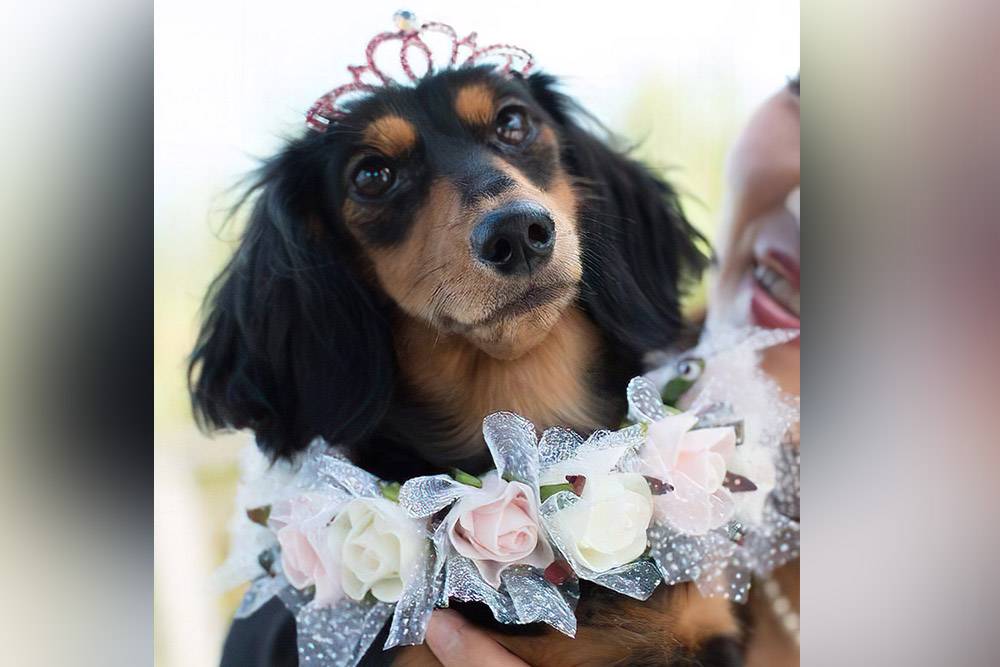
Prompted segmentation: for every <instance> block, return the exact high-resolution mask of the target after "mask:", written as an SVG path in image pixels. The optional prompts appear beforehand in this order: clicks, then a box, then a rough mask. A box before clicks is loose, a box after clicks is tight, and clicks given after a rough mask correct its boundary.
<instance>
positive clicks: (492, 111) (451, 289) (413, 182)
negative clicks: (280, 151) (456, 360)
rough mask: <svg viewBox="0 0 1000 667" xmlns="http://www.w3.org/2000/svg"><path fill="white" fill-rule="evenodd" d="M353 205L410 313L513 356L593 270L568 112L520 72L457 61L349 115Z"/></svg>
mask: <svg viewBox="0 0 1000 667" xmlns="http://www.w3.org/2000/svg"><path fill="white" fill-rule="evenodd" d="M346 124H347V125H348V127H350V128H351V131H350V136H351V139H352V140H351V141H350V148H349V150H348V151H347V152H346V154H345V158H346V159H344V160H343V161H342V167H341V173H340V174H339V176H340V180H339V182H338V184H337V187H340V188H342V190H343V192H342V193H341V194H340V196H339V197H337V199H338V200H339V201H341V202H342V204H341V214H342V218H343V221H344V223H345V225H346V227H347V229H348V230H349V232H350V234H351V235H352V236H353V237H354V238H355V239H356V240H357V241H358V243H359V244H360V246H361V248H362V249H363V251H364V253H365V255H366V256H367V258H368V260H369V262H370V266H371V267H372V268H373V270H374V273H375V275H376V276H377V280H378V283H379V285H380V286H381V288H382V289H383V290H384V291H385V292H386V294H388V295H389V297H390V298H391V299H392V300H393V301H395V303H396V304H397V305H398V306H399V307H400V308H401V309H402V310H403V311H404V312H405V313H407V314H408V315H410V316H412V317H415V318H419V319H420V320H422V321H424V322H425V323H428V324H430V325H431V326H433V327H435V328H436V329H438V330H440V331H442V332H447V333H457V334H460V335H462V336H465V337H466V338H467V339H469V340H470V341H471V342H473V343H474V344H476V345H477V346H478V347H480V348H481V349H483V350H484V351H486V352H487V353H489V354H491V355H493V356H496V357H501V358H511V357H516V356H519V355H520V354H522V353H523V352H524V351H526V350H527V349H530V348H531V347H532V346H533V345H535V344H537V343H538V342H539V341H540V340H541V339H542V338H544V336H545V335H546V334H547V333H548V331H549V329H550V328H551V327H552V326H553V325H554V324H555V322H557V321H558V320H559V315H560V314H561V312H562V310H563V309H564V308H566V307H567V306H569V305H570V304H571V303H572V302H573V300H574V299H575V298H576V295H577V292H578V286H579V282H580V279H581V277H582V274H583V269H582V262H581V256H580V233H579V229H578V221H577V208H578V203H577V193H576V192H575V190H574V186H573V181H572V178H571V176H570V174H569V173H568V172H567V170H566V168H565V167H564V165H563V164H562V161H561V147H560V143H559V136H558V134H557V127H556V125H555V123H554V121H553V120H552V119H551V118H550V117H549V115H548V114H547V113H546V112H545V111H544V109H543V108H542V107H541V106H540V105H539V104H538V103H537V102H536V100H535V99H534V97H533V96H532V94H531V91H530V89H529V87H528V85H527V84H526V83H525V82H524V81H523V80H520V79H513V80H511V79H506V78H502V77H500V76H498V75H496V74H494V73H491V72H489V71H487V70H471V71H459V72H450V73H447V74H444V75H441V76H438V77H435V78H433V79H428V80H425V81H424V82H423V83H422V84H421V85H419V86H417V87H416V88H412V89H402V90H401V89H391V90H386V91H384V92H383V93H381V94H377V95H376V96H374V97H373V98H371V99H369V100H366V102H365V103H364V104H363V105H360V106H359V107H357V108H356V109H355V110H354V111H353V113H352V114H351V115H350V117H349V119H348V120H347V121H346Z"/></svg>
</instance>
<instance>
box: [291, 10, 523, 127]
mask: <svg viewBox="0 0 1000 667" xmlns="http://www.w3.org/2000/svg"><path fill="white" fill-rule="evenodd" d="M393 21H394V23H395V24H396V27H397V28H398V30H396V31H395V32H383V33H379V34H378V35H375V37H373V38H372V39H371V41H369V42H368V46H367V47H366V48H365V64H364V65H350V66H348V68H347V71H348V72H350V74H351V81H349V82H348V83H345V84H343V85H341V86H338V87H336V88H334V89H333V90H331V91H330V92H328V93H326V94H325V95H323V96H322V97H320V98H319V99H318V100H316V102H315V103H314V104H313V105H312V107H311V108H310V109H309V111H308V113H306V126H307V127H309V128H311V129H313V130H316V131H318V132H323V131H324V130H326V128H327V127H328V126H329V125H330V124H331V123H333V122H335V121H337V120H338V119H340V118H343V117H344V116H345V115H346V114H345V111H344V109H343V108H342V107H341V106H338V105H339V104H340V103H341V102H342V101H344V100H345V99H346V98H348V97H352V96H355V95H358V94H365V93H371V92H373V91H375V90H376V89H378V88H379V87H382V86H390V85H399V84H401V83H405V81H398V80H396V79H395V78H394V77H393V75H392V74H390V73H387V72H386V71H385V69H383V68H382V67H380V66H379V65H378V64H376V62H375V58H376V54H377V53H378V52H379V50H380V47H382V46H383V45H384V44H386V43H388V42H399V65H400V68H401V69H402V72H403V74H404V75H405V76H406V77H407V78H408V79H409V80H410V82H414V83H415V82H417V81H419V80H420V79H421V78H422V77H423V76H426V75H428V74H430V73H432V72H435V71H441V70H444V69H449V68H453V67H474V66H477V65H490V64H492V65H494V66H495V67H496V68H497V69H498V70H499V71H500V72H501V73H503V74H505V75H510V74H512V73H515V72H516V73H518V74H521V75H526V74H527V73H528V72H529V71H530V70H531V67H532V65H533V64H534V60H533V59H532V56H531V54H530V53H528V52H527V51H525V50H524V49H522V48H521V47H519V46H514V45H513V44H490V45H489V46H478V45H477V44H476V33H474V32H470V33H469V34H468V35H466V36H465V37H463V38H461V39H459V38H458V33H456V32H455V29H454V28H452V27H451V26H450V25H446V24H444V23H435V22H430V23H424V24H418V23H417V17H416V15H415V14H414V13H413V12H410V11H405V10H400V11H398V12H396V13H395V14H394V15H393ZM432 34H433V35H443V36H444V38H445V39H446V40H447V42H446V43H447V46H446V50H448V51H450V53H449V55H448V60H447V64H444V65H443V66H439V65H438V64H437V63H435V61H434V56H433V54H432V50H431V47H430V46H429V45H428V43H427V41H426V39H425V38H427V37H428V36H429V35H432ZM413 57H416V58H419V59H422V60H423V63H422V65H423V72H422V73H420V74H417V73H416V72H415V71H414V68H413V62H412V61H411V58H413ZM419 69H420V67H419V66H418V70H419Z"/></svg>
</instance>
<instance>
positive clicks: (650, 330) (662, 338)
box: [527, 74, 708, 354]
mask: <svg viewBox="0 0 1000 667" xmlns="http://www.w3.org/2000/svg"><path fill="white" fill-rule="evenodd" d="M527 82H528V85H529V86H530V88H531V91H532V94H533V96H534V97H535V99H536V100H537V101H538V102H539V104H540V105H541V106H542V107H543V108H544V109H545V110H546V111H547V112H548V114H549V115H550V116H551V117H552V119H553V120H554V121H555V122H556V124H557V125H558V126H559V129H560V135H561V137H560V140H561V142H562V150H563V156H562V157H563V162H564V164H566V165H567V167H568V169H569V170H570V172H571V174H572V176H573V177H574V178H575V179H576V180H577V182H578V184H579V185H580V186H581V188H582V189H583V191H584V195H585V196H584V199H585V200H584V201H582V202H581V205H580V210H579V212H578V214H579V220H580V222H579V224H580V227H581V231H582V239H583V261H584V276H583V281H584V287H583V300H584V304H585V306H586V308H587V310H588V312H589V313H590V315H591V316H592V317H593V318H594V319H595V320H596V321H597V323H598V325H600V326H601V328H602V329H603V330H604V331H605V332H606V333H607V334H608V335H610V336H611V337H612V338H613V339H614V340H615V342H617V343H619V344H621V345H623V346H625V347H626V348H627V349H629V350H631V351H633V352H634V353H636V354H642V353H644V352H647V351H649V350H654V349H659V348H664V347H668V346H670V345H671V344H673V343H675V342H676V341H677V339H678V336H680V334H681V333H682V332H683V331H684V329H685V328H686V326H687V325H686V324H685V322H684V320H683V318H682V316H681V308H680V299H681V296H682V294H683V292H684V290H685V288H686V287H688V286H689V285H692V284H694V283H695V282H696V281H697V280H698V278H699V277H700V276H701V272H702V271H703V270H704V269H705V267H706V266H707V264H708V258H707V257H706V256H705V254H704V253H703V252H702V251H701V250H700V249H699V247H698V243H703V244H705V245H706V247H707V242H706V241H705V239H704V237H702V236H701V234H699V233H698V231H697V230H696V229H695V228H694V227H692V226H691V224H690V223H689V222H688V221H687V218H685V217H684V212H683V210H682V209H681V205H680V202H679V200H678V196H677V193H676V191H675V190H674V189H673V188H672V187H671V186H670V185H669V184H668V183H666V182H664V181H663V180H661V179H660V178H658V177H656V176H654V175H653V174H652V173H651V172H650V171H649V170H648V169H647V168H646V167H645V166H644V165H642V164H640V163H639V162H638V161H636V160H634V159H632V158H630V157H628V156H627V155H626V154H624V153H623V152H620V151H617V150H615V149H613V148H611V147H610V146H609V145H608V144H607V143H606V142H605V141H602V140H601V139H599V138H597V137H596V136H594V135H593V134H591V133H590V132H589V131H587V130H585V129H584V128H583V127H581V126H580V125H579V124H578V121H577V118H580V117H581V116H586V115H587V114H586V112H585V111H583V110H582V109H581V108H580V107H579V106H578V105H577V104H576V103H575V102H574V101H573V100H572V99H570V98H569V97H567V96H566V95H564V94H562V93H560V92H558V91H557V90H555V84H556V80H555V79H554V78H553V77H551V76H549V75H546V74H534V75H532V76H531V77H529V78H528V80H527Z"/></svg>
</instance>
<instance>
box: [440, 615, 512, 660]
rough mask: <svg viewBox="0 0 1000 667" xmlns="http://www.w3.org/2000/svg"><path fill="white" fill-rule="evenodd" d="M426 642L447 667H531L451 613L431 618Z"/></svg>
mask: <svg viewBox="0 0 1000 667" xmlns="http://www.w3.org/2000/svg"><path fill="white" fill-rule="evenodd" d="M426 641H427V645H428V646H430V648H431V651H432V652H433V653H434V655H435V656H437V659H438V660H440V661H441V664H443V665H444V667H469V666H470V665H478V666H479V667H528V663H526V662H524V661H523V660H521V659H519V658H517V657H516V656H514V655H512V654H511V653H510V651H508V650H507V649H505V648H504V647H503V646H501V645H500V644H498V643H497V642H496V641H495V640H494V639H492V638H491V637H490V636H489V635H487V634H486V633H485V632H483V631H482V630H479V629H478V628H475V627H473V626H472V625H470V624H469V623H468V622H467V621H466V620H465V619H463V618H462V617H461V616H460V615H459V614H458V613H456V612H454V611H452V610H450V609H438V610H436V611H435V612H434V613H433V614H431V620H430V623H429V624H428V625H427V639H426Z"/></svg>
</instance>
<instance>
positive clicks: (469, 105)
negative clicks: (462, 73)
mask: <svg viewBox="0 0 1000 667" xmlns="http://www.w3.org/2000/svg"><path fill="white" fill-rule="evenodd" d="M455 113H457V114H458V117H459V118H461V119H462V120H464V121H465V122H466V123H468V124H469V125H488V124H490V123H492V122H493V91H492V90H490V89H489V87H488V86H486V85H485V84H482V83H474V84H471V85H468V86H465V87H464V88H462V89H461V90H459V91H458V94H457V95H456V96H455Z"/></svg>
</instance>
